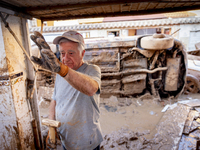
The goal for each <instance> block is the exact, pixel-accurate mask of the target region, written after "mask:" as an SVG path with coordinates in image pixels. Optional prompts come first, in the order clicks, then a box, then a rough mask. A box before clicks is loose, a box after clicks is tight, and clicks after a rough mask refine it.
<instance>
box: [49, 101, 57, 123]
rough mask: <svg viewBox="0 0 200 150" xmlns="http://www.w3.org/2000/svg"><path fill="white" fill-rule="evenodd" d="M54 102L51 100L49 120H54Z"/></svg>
mask: <svg viewBox="0 0 200 150" xmlns="http://www.w3.org/2000/svg"><path fill="white" fill-rule="evenodd" d="M55 108H56V101H55V100H52V101H51V103H50V106H49V119H52V120H55V119H56V118H55Z"/></svg>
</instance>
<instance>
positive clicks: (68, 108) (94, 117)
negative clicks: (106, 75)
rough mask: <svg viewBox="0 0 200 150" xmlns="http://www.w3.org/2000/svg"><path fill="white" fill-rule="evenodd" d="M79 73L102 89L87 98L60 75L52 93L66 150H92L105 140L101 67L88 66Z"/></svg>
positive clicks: (83, 66) (79, 70)
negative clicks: (101, 100)
mask: <svg viewBox="0 0 200 150" xmlns="http://www.w3.org/2000/svg"><path fill="white" fill-rule="evenodd" d="M76 71H78V72H81V73H83V74H86V75H88V76H90V77H91V78H92V79H94V80H95V81H97V82H98V84H99V90H98V91H97V92H96V94H94V95H93V96H87V95H85V94H83V93H81V92H80V91H78V90H76V89H75V88H73V87H72V86H71V85H70V84H69V83H68V82H67V81H66V80H65V79H64V78H63V77H61V76H60V75H57V76H56V82H55V88H54V93H53V100H55V101H56V120H58V121H60V122H61V127H59V132H60V134H61V141H62V144H63V145H64V146H65V148H66V149H67V150H93V149H94V148H96V147H97V146H98V145H99V144H100V143H101V142H102V141H103V137H102V133H101V128H100V123H99V116H100V111H99V101H100V85H101V71H100V68H99V67H98V66H96V65H89V64H86V63H84V64H83V65H82V66H81V67H80V68H79V69H77V70H76Z"/></svg>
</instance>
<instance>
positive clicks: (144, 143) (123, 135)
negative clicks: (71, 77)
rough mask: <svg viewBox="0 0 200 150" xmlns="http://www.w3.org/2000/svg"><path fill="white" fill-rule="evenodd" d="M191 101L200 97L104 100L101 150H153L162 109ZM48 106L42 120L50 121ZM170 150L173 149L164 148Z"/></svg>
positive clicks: (43, 109) (42, 106) (43, 106)
mask: <svg viewBox="0 0 200 150" xmlns="http://www.w3.org/2000/svg"><path fill="white" fill-rule="evenodd" d="M192 99H200V94H191V95H181V96H179V98H178V99H165V100H163V101H162V102H158V101H155V100H154V99H153V98H152V97H151V95H147V96H146V97H143V98H117V97H115V96H111V97H110V98H101V103H100V112H101V117H100V123H101V127H102V132H103V135H104V141H103V142H102V144H101V147H102V149H152V144H156V141H155V136H156V135H155V134H157V131H158V125H159V122H160V121H161V119H162V118H163V115H164V114H165V112H161V111H162V110H163V108H164V107H165V106H166V105H167V104H173V103H176V102H177V101H181V100H192ZM48 105H49V102H48V101H43V102H42V103H40V115H41V118H46V117H48ZM180 113H181V112H180ZM180 117H181V116H180ZM168 136H170V135H168ZM152 139H154V140H152ZM124 143H125V144H124ZM149 143H151V144H149ZM157 144H158V143H157ZM156 148H158V149H159V147H155V149H156ZM168 148H172V147H162V149H168ZM59 149H60V148H59ZM191 149H192V148H191Z"/></svg>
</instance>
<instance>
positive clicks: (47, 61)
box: [31, 31, 68, 77]
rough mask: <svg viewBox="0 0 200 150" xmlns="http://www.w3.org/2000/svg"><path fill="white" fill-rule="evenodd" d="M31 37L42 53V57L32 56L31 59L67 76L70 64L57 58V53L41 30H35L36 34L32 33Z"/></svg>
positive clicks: (45, 67) (43, 66) (47, 68)
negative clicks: (52, 49)
mask: <svg viewBox="0 0 200 150" xmlns="http://www.w3.org/2000/svg"><path fill="white" fill-rule="evenodd" d="M31 39H32V40H33V42H35V44H36V45H37V46H38V48H39V50H40V54H41V58H37V57H35V56H32V57H31V60H32V61H33V62H34V63H36V64H37V65H39V66H41V67H42V68H44V69H46V70H49V71H51V72H55V73H58V74H60V75H61V76H63V77H64V76H66V75H67V73H68V66H66V65H64V64H62V63H61V62H60V61H59V60H58V59H57V57H56V55H55V54H54V53H53V52H52V51H51V49H50V47H49V45H48V44H47V42H46V41H45V39H44V37H43V36H42V35H41V34H40V33H39V32H36V31H35V32H34V35H31Z"/></svg>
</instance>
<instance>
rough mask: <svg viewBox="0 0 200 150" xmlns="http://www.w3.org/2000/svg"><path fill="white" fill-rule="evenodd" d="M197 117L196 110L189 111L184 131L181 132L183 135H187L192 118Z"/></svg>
mask: <svg viewBox="0 0 200 150" xmlns="http://www.w3.org/2000/svg"><path fill="white" fill-rule="evenodd" d="M198 115H199V112H197V111H196V110H191V111H190V112H189V114H188V117H187V119H186V122H185V127H184V130H183V133H185V134H189V132H190V128H191V125H192V122H193V120H194V118H195V117H196V116H198Z"/></svg>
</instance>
